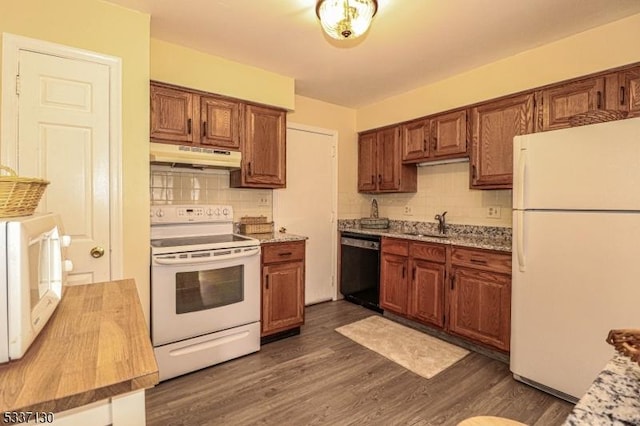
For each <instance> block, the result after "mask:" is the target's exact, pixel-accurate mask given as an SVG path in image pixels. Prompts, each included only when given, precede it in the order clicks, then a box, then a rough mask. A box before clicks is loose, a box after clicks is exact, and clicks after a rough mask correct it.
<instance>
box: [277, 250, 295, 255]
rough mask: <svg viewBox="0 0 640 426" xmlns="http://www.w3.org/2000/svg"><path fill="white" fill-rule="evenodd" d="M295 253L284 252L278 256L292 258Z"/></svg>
mask: <svg viewBox="0 0 640 426" xmlns="http://www.w3.org/2000/svg"><path fill="white" fill-rule="evenodd" d="M292 254H293V253H292V252H290V251H284V252H282V253H278V256H291V255H292Z"/></svg>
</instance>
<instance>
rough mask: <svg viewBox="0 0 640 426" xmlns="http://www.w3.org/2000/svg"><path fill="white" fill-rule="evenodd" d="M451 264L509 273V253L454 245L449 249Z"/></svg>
mask: <svg viewBox="0 0 640 426" xmlns="http://www.w3.org/2000/svg"><path fill="white" fill-rule="evenodd" d="M451 264H453V265H459V266H467V267H469V268H475V269H483V270H487V271H494V272H501V273H504V274H511V254H502V253H495V252H491V251H487V250H481V249H469V248H460V247H454V248H453V249H452V250H451Z"/></svg>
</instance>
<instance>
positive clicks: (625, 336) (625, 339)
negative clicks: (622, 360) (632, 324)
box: [607, 329, 640, 364]
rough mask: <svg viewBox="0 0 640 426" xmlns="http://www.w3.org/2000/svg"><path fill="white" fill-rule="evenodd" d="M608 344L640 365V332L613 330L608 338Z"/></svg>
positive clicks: (636, 330) (635, 330) (634, 330)
mask: <svg viewBox="0 0 640 426" xmlns="http://www.w3.org/2000/svg"><path fill="white" fill-rule="evenodd" d="M607 343H609V344H610V345H613V347H615V348H616V350H617V351H618V352H620V353H621V354H623V355H626V356H628V357H629V358H631V360H632V361H634V362H637V363H638V364H640V330H638V329H622V330H611V331H609V335H608V336H607Z"/></svg>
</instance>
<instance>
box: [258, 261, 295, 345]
mask: <svg viewBox="0 0 640 426" xmlns="http://www.w3.org/2000/svg"><path fill="white" fill-rule="evenodd" d="M303 323H304V263H303V262H286V263H278V264H273V265H266V266H264V267H263V268H262V335H263V336H264V335H267V334H271V333H275V332H278V331H282V330H285V329H288V328H292V327H297V326H299V325H302V324H303Z"/></svg>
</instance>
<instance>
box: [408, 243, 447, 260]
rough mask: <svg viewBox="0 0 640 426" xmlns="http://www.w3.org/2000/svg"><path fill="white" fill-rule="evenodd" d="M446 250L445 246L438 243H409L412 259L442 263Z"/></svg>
mask: <svg viewBox="0 0 640 426" xmlns="http://www.w3.org/2000/svg"><path fill="white" fill-rule="evenodd" d="M446 252H447V250H446V248H445V247H444V246H443V245H440V244H430V243H415V242H412V243H411V257H413V258H414V259H422V260H431V261H433V262H438V263H444V262H445V260H446Z"/></svg>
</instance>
